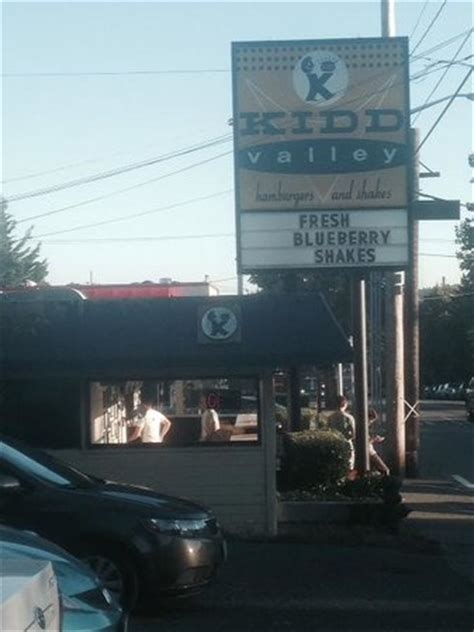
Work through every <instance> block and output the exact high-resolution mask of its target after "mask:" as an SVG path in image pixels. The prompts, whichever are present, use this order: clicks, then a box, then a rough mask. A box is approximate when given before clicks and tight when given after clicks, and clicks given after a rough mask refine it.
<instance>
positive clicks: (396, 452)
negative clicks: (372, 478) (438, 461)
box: [385, 272, 405, 476]
mask: <svg viewBox="0 0 474 632" xmlns="http://www.w3.org/2000/svg"><path fill="white" fill-rule="evenodd" d="M388 276H389V278H388V279H387V288H386V291H387V302H386V321H385V331H386V347H385V348H386V354H387V383H386V388H385V391H386V400H387V403H386V410H387V425H386V445H387V454H386V460H387V465H388V466H389V468H390V471H391V472H392V474H395V475H396V476H404V474H405V418H404V417H405V416H404V405H405V392H404V391H405V389H404V377H405V376H404V366H403V355H404V354H403V326H402V325H403V277H404V274H403V272H392V273H391V274H390V275H388Z"/></svg>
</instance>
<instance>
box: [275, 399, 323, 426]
mask: <svg viewBox="0 0 474 632" xmlns="http://www.w3.org/2000/svg"><path fill="white" fill-rule="evenodd" d="M317 418H318V413H317V411H316V410H314V409H313V408H301V425H302V427H303V428H304V429H305V430H310V429H313V428H315V427H317V426H318V423H317ZM275 419H276V422H277V423H278V424H281V425H282V426H283V427H284V428H286V427H287V424H288V409H287V408H286V407H285V406H280V405H279V404H276V405H275Z"/></svg>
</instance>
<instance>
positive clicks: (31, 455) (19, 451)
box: [0, 441, 94, 487]
mask: <svg viewBox="0 0 474 632" xmlns="http://www.w3.org/2000/svg"><path fill="white" fill-rule="evenodd" d="M0 446H1V447H0V462H2V463H4V464H6V465H7V467H8V466H11V468H12V469H13V470H14V471H15V472H19V473H20V475H21V474H23V475H26V476H27V477H32V478H37V479H40V480H42V481H44V482H45V483H49V484H51V485H55V486H59V487H89V486H91V485H93V482H94V481H93V479H92V478H91V477H89V476H87V475H86V474H83V473H82V472H79V471H78V470H76V469H74V468H73V467H70V466H68V465H66V464H65V463H61V461H58V460H56V459H55V458H54V457H52V456H50V455H49V454H47V453H46V452H41V451H40V450H32V449H30V448H26V447H24V446H21V448H17V447H15V446H13V445H9V444H8V443H5V442H3V441H2V443H1V444H0Z"/></svg>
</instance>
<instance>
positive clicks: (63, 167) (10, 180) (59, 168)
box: [0, 139, 199, 184]
mask: <svg viewBox="0 0 474 632" xmlns="http://www.w3.org/2000/svg"><path fill="white" fill-rule="evenodd" d="M174 142H177V139H175V140H174ZM156 144H157V143H156V142H155V143H148V144H147V145H146V146H145V147H142V148H141V151H143V150H149V149H150V148H152V147H153V148H154V149H156ZM197 144H199V143H195V145H197ZM136 151H137V150H135V152H136ZM131 152H132V150H130V149H128V150H124V149H121V150H119V151H114V152H113V153H112V154H109V155H108V156H107V157H101V158H88V159H85V160H77V161H74V162H68V163H66V164H63V165H57V166H56V167H52V168H50V169H43V170H41V171H34V172H32V173H25V174H23V175H21V176H15V177H13V178H6V179H4V180H0V184H11V183H13V182H20V181H23V180H31V179H33V178H39V177H41V176H47V175H50V174H53V173H59V172H60V171H66V170H67V169H74V168H77V167H83V166H84V165H88V164H93V163H97V162H104V161H105V160H109V159H110V158H115V157H116V156H123V155H126V154H127V155H130V153H131Z"/></svg>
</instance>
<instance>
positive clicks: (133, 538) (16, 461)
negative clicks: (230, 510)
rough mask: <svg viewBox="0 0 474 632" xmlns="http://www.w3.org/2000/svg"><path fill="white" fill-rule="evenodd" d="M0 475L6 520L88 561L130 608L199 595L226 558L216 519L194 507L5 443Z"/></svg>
mask: <svg viewBox="0 0 474 632" xmlns="http://www.w3.org/2000/svg"><path fill="white" fill-rule="evenodd" d="M0 475H3V479H1V480H0V515H1V516H2V519H3V521H4V522H5V523H8V524H9V525H11V526H15V527H18V528H20V529H31V530H34V531H35V532H37V533H39V534H40V535H42V536H43V537H46V538H48V539H49V540H52V541H53V542H55V543H56V544H59V545H60V546H62V547H64V548H65V549H66V550H67V551H69V552H71V553H72V554H74V555H76V556H77V557H79V558H81V559H82V560H84V561H85V562H86V563H87V564H88V565H89V566H90V567H91V569H92V570H93V571H94V572H95V573H96V574H97V575H98V576H99V578H100V579H101V581H102V583H103V584H104V586H105V587H106V588H107V589H108V590H109V591H110V592H111V593H112V594H113V595H114V597H116V598H117V600H118V601H120V602H121V603H122V604H123V605H124V606H125V607H126V608H127V609H130V608H132V607H133V606H134V605H135V604H136V603H137V601H138V600H140V601H141V602H144V603H145V602H148V603H152V604H156V603H157V596H158V595H164V594H167V595H180V596H181V595H186V594H191V593H194V592H196V591H198V590H200V589H202V588H203V587H204V586H206V585H207V584H208V583H209V582H210V581H211V579H212V578H213V577H214V576H215V574H216V572H217V570H218V568H219V566H220V565H221V564H222V562H223V561H224V559H225V556H226V548H225V541H224V538H223V536H222V533H221V530H220V528H219V525H218V523H217V521H216V518H215V517H214V515H213V514H212V513H211V512H210V511H209V510H207V509H205V508H203V507H201V506H199V505H197V504H195V503H193V502H190V501H187V500H183V499H180V498H174V497H171V496H165V495H162V494H158V493H156V492H154V491H153V490H151V489H147V488H145V487H138V486H133V485H123V484H118V483H114V482H111V481H105V480H101V479H98V478H95V477H93V476H89V475H87V474H84V473H83V472H80V471H78V470H76V469H74V468H72V467H70V466H68V465H66V464H65V463H62V462H61V461H59V460H57V459H55V458H54V457H52V456H51V455H49V454H47V453H46V452H43V451H41V450H35V449H31V448H28V447H25V446H24V444H22V443H20V442H18V441H15V440H11V439H6V438H4V437H2V438H1V440H0ZM158 601H159V600H158Z"/></svg>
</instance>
